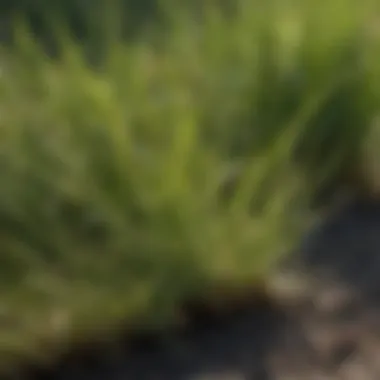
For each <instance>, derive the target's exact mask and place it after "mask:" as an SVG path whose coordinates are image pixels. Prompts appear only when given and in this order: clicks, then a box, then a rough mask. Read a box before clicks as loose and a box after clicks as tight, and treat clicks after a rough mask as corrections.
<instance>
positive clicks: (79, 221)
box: [0, 0, 380, 364]
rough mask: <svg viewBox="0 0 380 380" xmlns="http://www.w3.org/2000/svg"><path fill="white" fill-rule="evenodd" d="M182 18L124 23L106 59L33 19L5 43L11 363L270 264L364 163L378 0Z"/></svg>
mask: <svg viewBox="0 0 380 380" xmlns="http://www.w3.org/2000/svg"><path fill="white" fill-rule="evenodd" d="M333 9H335V12H333V13H332V10H333ZM310 10H313V11H312V12H311V11H310ZM336 10H338V11H336ZM171 14H173V15H174V16H175V17H173V18H172V21H170V25H169V26H168V28H167V29H165V33H159V32H157V34H156V35H154V36H153V37H150V36H145V37H142V38H140V39H139V38H138V39H136V41H135V42H129V43H128V44H125V43H123V42H122V40H120V39H118V38H116V35H114V34H110V35H109V36H108V37H107V38H109V39H108V40H107V41H108V42H107V44H106V45H105V46H106V47H107V49H106V52H105V54H104V55H102V57H98V59H97V64H96V65H95V66H94V65H92V64H91V63H89V62H88V60H87V59H86V55H85V54H84V53H83V47H82V46H80V44H79V43H77V42H75V41H74V40H70V39H66V38H63V39H62V40H64V43H63V44H62V49H61V51H60V54H59V57H58V58H57V57H56V58H55V59H51V58H49V57H47V56H46V55H45V54H44V52H43V50H42V49H41V48H40V47H39V45H38V44H37V43H36V42H35V41H34V40H33V38H32V37H31V36H30V35H29V34H28V33H26V32H25V31H24V32H22V33H20V34H19V40H18V48H17V49H13V50H9V49H5V48H4V51H3V54H2V57H3V59H2V62H1V70H2V71H1V77H0V131H1V135H2V136H1V140H0V153H1V156H0V171H1V172H0V174H1V178H2V186H1V188H0V226H1V228H0V234H1V235H0V239H1V246H2V253H1V256H0V261H1V265H0V274H1V276H0V281H1V282H2V284H1V285H2V289H3V292H2V293H1V295H0V318H1V319H3V320H4V323H1V324H0V358H3V360H2V361H3V363H4V364H6V363H9V360H10V358H11V357H13V355H16V357H18V356H19V355H24V354H25V355H33V356H36V357H39V355H40V354H41V355H43V354H44V353H45V351H46V346H45V344H46V342H49V347H50V344H51V343H52V342H53V347H59V344H58V343H57V342H61V343H62V342H64V341H65V340H66V341H67V340H70V339H74V338H75V336H77V334H79V331H81V332H82V333H83V331H85V332H87V333H88V332H91V331H93V329H97V328H99V327H100V326H106V325H112V324H115V323H118V322H119V321H120V320H125V318H126V319H127V320H128V321H131V323H132V322H134V321H142V322H143V323H147V324H152V323H153V324H158V325H160V324H162V323H166V322H168V321H170V320H172V319H173V318H174V315H173V311H174V305H175V303H176V302H177V301H178V300H180V299H181V298H183V297H184V296H186V295H188V294H194V293H201V292H203V291H204V290H205V289H207V288H208V287H209V286H211V285H212V284H213V283H218V282H220V281H224V282H226V281H227V282H228V281H230V282H231V283H232V284H236V283H241V282H251V281H254V280H255V279H257V278H262V277H265V275H266V273H268V270H270V268H271V266H272V264H273V263H274V262H275V260H276V259H277V258H278V257H279V255H281V254H282V253H284V252H286V251H287V249H288V248H289V247H290V246H291V244H292V242H293V241H294V239H295V237H296V236H297V235H298V234H299V233H300V232H302V228H303V226H304V224H305V218H306V217H307V216H308V210H307V207H306V205H307V200H308V193H309V191H310V190H314V188H316V185H315V184H314V182H313V185H312V186H311V189H310V185H309V184H310V180H311V179H313V180H315V183H319V182H320V180H321V178H322V177H320V174H319V173H318V172H317V170H316V169H320V172H321V173H323V174H324V175H325V174H326V170H327V169H329V168H331V165H332V164H333V163H335V164H337V165H336V166H335V167H333V168H334V169H333V170H332V171H331V172H329V177H327V178H328V179H329V180H330V179H333V178H336V177H337V173H339V170H340V167H341V165H343V164H344V165H346V164H347V162H349V163H354V164H355V165H356V164H357V163H358V162H359V161H360V160H361V155H360V152H361V149H362V145H361V140H363V141H365V137H366V133H367V132H366V131H367V130H368V129H371V131H372V130H373V129H374V128H375V124H373V123H372V120H373V119H374V117H375V116H376V106H377V102H378V96H379V94H378V89H379V88H380V87H379V86H378V84H377V83H378V79H376V78H378V76H377V70H378V69H377V57H378V46H377V40H376V38H375V37H376V36H375V34H374V32H373V30H368V27H367V26H368V25H371V22H372V15H373V12H372V7H371V4H370V3H369V2H364V4H362V5H361V6H360V7H356V6H355V4H354V2H352V4H350V5H349V6H348V5H347V1H346V2H344V4H343V2H341V1H338V0H335V1H331V0H330V1H329V2H327V1H319V2H315V1H312V0H309V1H304V2H302V3H301V4H298V3H296V2H281V4H280V3H279V4H277V3H276V2H268V3H267V5H265V6H259V5H258V4H256V3H255V2H250V4H247V3H246V2H244V1H239V2H238V6H237V8H236V14H234V15H230V16H229V17H226V16H224V15H223V14H222V13H221V12H219V11H218V8H217V7H212V6H210V7H205V9H203V10H202V12H201V16H202V17H200V18H199V17H198V18H197V19H195V18H194V16H193V15H190V13H188V12H186V11H184V10H183V9H180V8H178V9H177V10H176V11H175V12H174V11H173V10H172V9H171ZM332 14H334V17H333V16H332ZM169 19H170V17H169ZM345 153H347V154H348V153H350V154H351V156H350V157H349V158H348V155H347V154H346V155H344V154H345ZM235 162H243V166H242V167H243V169H242V171H241V175H240V177H239V180H238V181H237V184H236V188H235V191H234V192H233V193H234V194H233V196H232V197H230V198H228V199H224V198H222V197H221V196H220V190H221V187H222V185H223V181H224V180H223V178H224V177H225V173H226V172H227V173H229V171H230V166H231V165H234V164H235ZM310 171H312V172H311V176H310ZM305 173H306V174H305ZM331 173H332V174H331ZM323 178H326V177H323ZM44 347H45V348H44Z"/></svg>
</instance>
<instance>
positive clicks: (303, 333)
mask: <svg viewBox="0 0 380 380" xmlns="http://www.w3.org/2000/svg"><path fill="white" fill-rule="evenodd" d="M290 279H293V290H292V287H291V286H289V284H290V282H291V281H290ZM294 279H296V280H295V281H296V282H294ZM297 279H298V280H297ZM289 281H290V282H289ZM269 288H270V289H271V290H270V291H269V295H268V296H263V297H262V299H261V300H260V302H254V303H253V304H250V303H249V302H248V303H247V304H246V305H245V306H244V307H242V308H240V309H236V310H231V312H230V313H228V314H225V315H223V316H218V315H212V314H205V313H203V314H197V315H195V316H194V317H193V321H192V323H191V324H190V325H188V326H187V327H185V328H182V329H176V330H173V331H167V332H165V333H162V334H145V335H143V334H140V335H139V336H136V337H134V338H133V337H131V336H129V338H128V339H120V341H119V342H117V343H115V345H114V346H113V345H107V346H106V347H101V346H99V347H98V346H96V345H93V346H92V347H90V348H87V349H85V348H82V349H78V350H77V351H75V352H74V351H72V352H70V353H69V354H67V355H65V356H64V357H62V358H61V359H60V360H59V362H58V363H56V364H55V365H54V366H53V367H52V368H50V369H38V368H34V369H32V368H29V369H28V370H27V371H25V374H24V375H23V376H21V375H19V376H18V377H17V378H21V379H22V378H23V379H26V380H32V379H33V380H37V379H38V380H58V379H62V380H69V379H78V380H79V379H81V380H82V379H88V380H90V379H91V380H106V379H107V380H124V379H132V380H134V379H136V380H161V379H162V380H164V379H165V380H206V379H207V380H211V379H214V380H227V379H228V380H240V379H241V380H243V379H246V380H256V379H257V380H285V379H292V380H298V379H299V380H301V379H302V380H304V379H342V380H350V379H356V380H358V379H360V380H375V379H379V378H380V360H379V359H380V315H379V310H380V308H379V300H380V203H377V202H370V201H355V202H351V203H349V204H346V205H345V206H343V207H342V208H340V209H339V210H336V211H334V213H332V214H330V215H328V216H326V217H325V218H324V220H323V221H322V222H321V223H320V224H319V225H318V226H316V227H314V229H313V231H312V232H311V233H310V234H309V235H308V236H306V238H305V240H304V242H302V244H301V246H300V247H299V249H298V250H297V252H295V254H294V255H293V256H292V257H291V258H290V260H289V262H287V263H286V264H285V265H284V267H283V268H281V270H279V273H278V274H277V275H276V276H275V278H274V281H272V286H271V287H269ZM266 297H267V298H266ZM256 301H257V300H256Z"/></svg>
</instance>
